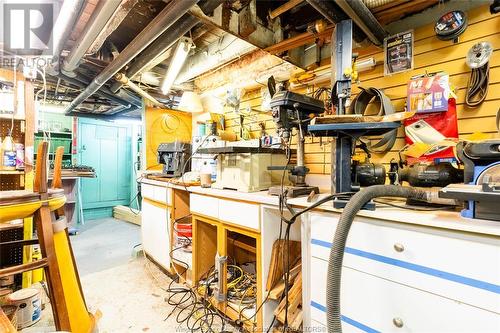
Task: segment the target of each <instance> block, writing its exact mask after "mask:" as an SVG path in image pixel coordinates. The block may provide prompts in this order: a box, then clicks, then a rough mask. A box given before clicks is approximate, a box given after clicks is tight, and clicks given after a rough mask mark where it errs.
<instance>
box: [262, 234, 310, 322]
mask: <svg viewBox="0 0 500 333" xmlns="http://www.w3.org/2000/svg"><path fill="white" fill-rule="evenodd" d="M300 254H301V247H300V242H298V241H289V243H288V246H287V242H286V241H285V240H284V239H278V240H276V241H275V242H274V244H273V249H272V252H271V262H270V265H269V275H268V277H267V285H266V290H267V291H268V296H267V297H268V298H269V299H272V300H275V301H277V302H279V305H278V307H277V308H276V310H275V311H274V314H275V315H276V319H277V320H278V325H277V326H276V327H274V331H277V332H282V331H284V329H285V327H284V323H285V312H287V311H286V308H287V302H286V297H285V293H286V292H285V288H286V283H285V279H286V280H287V281H288V283H287V284H288V312H287V315H286V318H287V320H286V321H287V324H288V326H287V328H286V330H297V331H299V330H300V329H301V326H302V271H301V269H302V263H301V258H300ZM287 255H288V258H289V260H290V270H289V272H288V274H287V269H286V267H287V265H286V258H287Z"/></svg>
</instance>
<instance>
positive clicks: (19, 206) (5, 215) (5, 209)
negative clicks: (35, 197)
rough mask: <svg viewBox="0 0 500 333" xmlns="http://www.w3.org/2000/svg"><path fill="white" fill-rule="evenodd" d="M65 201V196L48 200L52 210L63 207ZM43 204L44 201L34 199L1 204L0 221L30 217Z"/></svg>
mask: <svg viewBox="0 0 500 333" xmlns="http://www.w3.org/2000/svg"><path fill="white" fill-rule="evenodd" d="M65 202H66V197H65V196H60V197H55V198H51V199H49V200H48V203H49V208H50V210H51V211H53V210H56V209H58V208H61V207H62V206H63V205H64V203H65ZM41 206H42V201H32V202H24V203H16V204H12V205H4V206H0V223H5V222H8V221H12V220H16V219H24V218H26V217H29V216H31V215H33V214H34V213H35V212H36V210H37V209H38V208H40V207H41Z"/></svg>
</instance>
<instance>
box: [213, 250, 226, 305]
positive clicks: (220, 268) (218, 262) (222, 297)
mask: <svg viewBox="0 0 500 333" xmlns="http://www.w3.org/2000/svg"><path fill="white" fill-rule="evenodd" d="M227 259H228V257H227V256H219V254H216V255H215V270H216V272H217V286H216V287H215V293H214V294H215V299H216V300H217V302H225V301H226V299H227V295H226V294H225V293H223V292H222V291H223V290H224V283H225V281H223V276H224V274H223V272H224V269H225V266H224V264H225V263H226V262H227Z"/></svg>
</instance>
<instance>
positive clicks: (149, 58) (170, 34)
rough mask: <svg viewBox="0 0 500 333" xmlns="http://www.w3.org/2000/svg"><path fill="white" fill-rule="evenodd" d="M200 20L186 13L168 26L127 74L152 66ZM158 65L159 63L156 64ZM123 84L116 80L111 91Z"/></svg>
mask: <svg viewBox="0 0 500 333" xmlns="http://www.w3.org/2000/svg"><path fill="white" fill-rule="evenodd" d="M197 23H199V20H198V19H197V18H195V17H194V16H192V15H190V14H184V15H183V16H182V17H181V18H180V19H179V20H178V21H177V22H175V23H174V24H173V25H172V26H171V27H170V28H168V29H167V30H166V31H165V32H164V33H163V34H162V35H161V36H160V37H158V39H157V40H155V41H154V42H153V43H152V44H151V45H149V46H148V47H147V48H146V49H145V50H144V51H143V52H142V53H141V55H140V56H139V57H137V58H136V59H135V60H134V62H132V64H131V65H130V67H129V68H128V69H127V72H126V74H125V76H127V77H129V78H133V77H134V76H135V75H136V74H137V73H140V72H142V71H144V70H146V69H147V68H148V67H151V66H152V65H153V64H152V63H153V62H154V60H155V59H156V58H158V56H160V55H161V54H163V53H165V52H166V51H167V50H168V49H169V48H170V47H171V46H172V45H173V44H174V43H175V42H176V41H177V39H179V37H181V36H183V35H184V34H186V33H187V32H188V31H189V30H191V29H192V28H193V27H194V26H195V25H196V24H197ZM154 65H157V64H154ZM122 86H123V84H122V83H120V82H115V83H114V84H113V85H112V86H111V91H113V92H117V91H118V90H119V89H120V88H121V87H122Z"/></svg>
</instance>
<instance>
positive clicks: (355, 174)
mask: <svg viewBox="0 0 500 333" xmlns="http://www.w3.org/2000/svg"><path fill="white" fill-rule="evenodd" d="M385 177H386V173H385V167H384V165H382V164H377V163H371V162H364V163H357V162H353V164H352V173H351V178H352V186H353V188H355V189H356V190H359V187H360V186H363V187H365V186H372V185H384V184H385Z"/></svg>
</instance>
